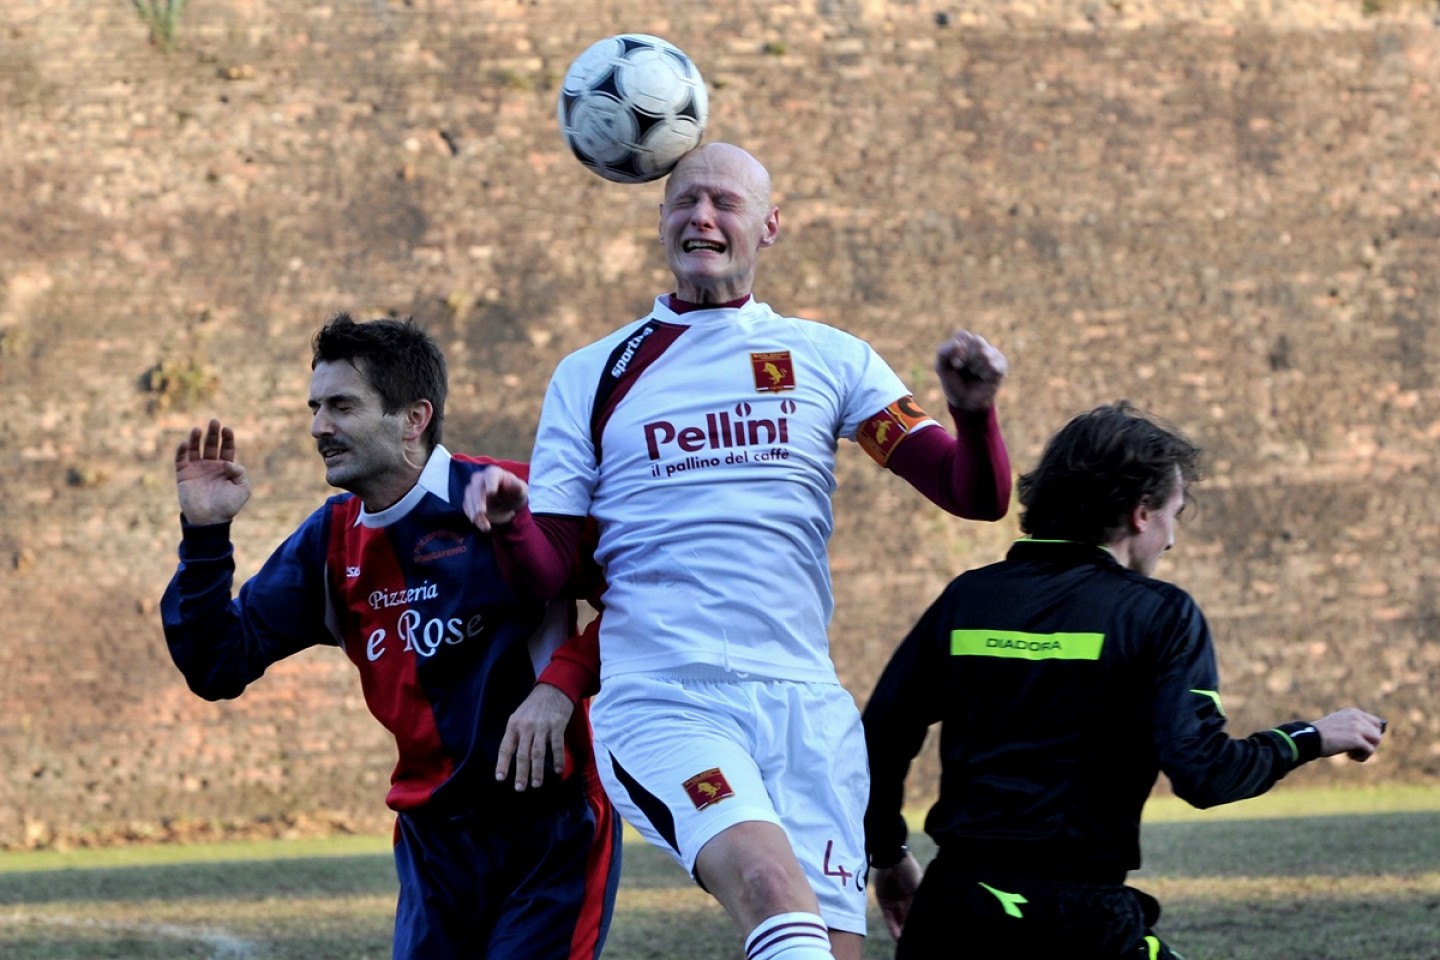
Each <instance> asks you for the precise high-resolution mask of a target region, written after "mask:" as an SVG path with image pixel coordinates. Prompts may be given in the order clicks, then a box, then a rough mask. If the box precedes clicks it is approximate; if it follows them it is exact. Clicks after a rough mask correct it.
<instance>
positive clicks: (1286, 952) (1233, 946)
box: [0, 788, 1440, 960]
mask: <svg viewBox="0 0 1440 960" xmlns="http://www.w3.org/2000/svg"><path fill="white" fill-rule="evenodd" d="M1144 843H1145V850H1146V865H1145V868H1144V869H1143V870H1142V871H1140V872H1138V873H1137V874H1135V875H1133V876H1132V883H1133V884H1134V885H1136V886H1139V887H1141V888H1143V889H1145V890H1148V891H1149V892H1151V893H1153V894H1155V895H1156V896H1158V897H1159V898H1160V900H1161V902H1162V903H1163V904H1164V905H1165V916H1164V917H1163V918H1162V919H1161V922H1160V925H1159V929H1160V932H1161V933H1162V934H1163V935H1164V936H1165V937H1166V939H1167V940H1168V941H1170V942H1171V943H1172V944H1173V945H1175V946H1176V947H1177V948H1178V949H1180V950H1181V951H1183V952H1184V953H1185V954H1186V956H1187V957H1188V958H1190V960H1221V958H1223V960H1377V958H1394V960H1440V788H1429V789H1422V788H1394V789H1388V790H1384V791H1375V792H1364V793H1359V792H1353V791H1352V792H1347V791H1335V792H1320V791H1302V790H1293V789H1292V790H1288V791H1287V790H1285V789H1283V788H1282V789H1281V790H1279V791H1276V793H1275V795H1274V796H1272V797H1262V798H1259V799H1257V800H1253V801H1249V802H1247V803H1243V804H1237V805H1234V806H1231V807H1226V808H1221V809H1219V810H1214V811H1207V812H1203V813H1202V812H1197V811H1192V810H1190V809H1189V808H1188V807H1185V806H1184V805H1183V804H1178V803H1174V802H1169V801H1164V800H1157V801H1156V802H1154V803H1152V804H1151V810H1150V811H1149V813H1148V814H1147V822H1146V826H1145V840H1144ZM916 847H917V852H918V853H920V854H921V855H922V858H923V856H924V855H925V852H926V851H925V850H924V849H923V845H922V844H919V843H917V844H916ZM625 858H626V859H625V870H624V878H623V881H622V885H621V891H620V897H619V903H618V907H617V910H616V916H615V921H614V925H613V928H612V932H611V936H610V940H609V942H608V944H607V946H606V950H605V957H606V960H649V958H655V960H660V958H667V960H668V958H673V957H686V958H690V960H722V958H723V960H730V958H737V957H738V956H739V955H740V950H739V936H738V934H736V933H735V932H734V931H733V930H732V929H731V928H730V926H729V923H728V921H727V920H726V919H725V918H724V916H723V914H722V913H721V911H720V909H719V907H718V906H716V905H715V904H714V903H713V901H711V900H710V899H709V898H708V897H707V896H706V895H705V894H703V893H701V892H700V891H699V890H697V889H696V888H695V887H694V886H693V885H692V884H691V883H690V882H689V880H688V879H687V878H686V877H685V876H684V874H683V873H682V872H681V871H680V870H679V868H678V867H676V866H675V865H674V864H673V863H672V862H671V861H670V860H669V858H668V857H666V856H664V855H663V854H661V853H659V852H658V851H656V850H653V849H650V848H647V847H646V846H644V845H643V844H641V843H635V842H631V843H627V844H626V848H625ZM394 897H395V879H394V873H393V870H392V867H391V862H390V856H389V853H388V850H387V841H386V839H385V838H381V837H342V838H337V839H330V840H305V841H289V842H267V843H230V844H215V845H206V846H194V847H132V848H123V849H112V850H95V851H76V852H54V851H46V852H37V853H10V854H0V957H4V958H5V960H112V958H113V960H132V958H133V960H141V958H143V960H178V958H197V960H222V958H225V960H232V958H234V960H239V958H245V960H302V958H303V960H366V958H377V960H379V958H388V957H389V956H390V952H389V931H390V923H391V917H392V910H393V906H394ZM873 919H876V917H875V915H874V914H873V912H872V920H873ZM892 949H893V945H892V944H891V942H890V940H889V937H888V936H887V935H886V934H885V933H884V932H883V929H881V928H880V926H879V924H878V922H877V923H875V924H874V929H872V933H871V936H870V938H869V939H868V940H867V943H866V958H867V960H878V958H882V957H889V956H891V954H892Z"/></svg>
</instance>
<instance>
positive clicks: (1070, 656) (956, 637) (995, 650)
mask: <svg viewBox="0 0 1440 960" xmlns="http://www.w3.org/2000/svg"><path fill="white" fill-rule="evenodd" d="M1104 645H1105V634H1103V633H1024V632H1022V631H1019V630H952V631H950V655H951V656H952V657H1008V658H1011V659H1015V660H1099V659H1100V648H1101V647H1103V646H1104Z"/></svg>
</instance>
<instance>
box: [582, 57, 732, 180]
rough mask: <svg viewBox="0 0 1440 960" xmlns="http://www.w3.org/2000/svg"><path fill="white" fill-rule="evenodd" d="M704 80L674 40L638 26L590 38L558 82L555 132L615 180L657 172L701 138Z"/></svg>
mask: <svg viewBox="0 0 1440 960" xmlns="http://www.w3.org/2000/svg"><path fill="white" fill-rule="evenodd" d="M709 110H710V100H709V96H708V94H707V93H706V91H705V81H704V79H703V78H702V77H701V76H700V70H699V69H698V68H697V67H696V66H695V64H694V62H693V61H692V60H691V59H690V58H689V57H687V56H686V55H685V52H684V51H682V50H681V49H680V48H679V47H677V46H675V45H674V44H673V43H670V42H669V41H668V40H662V39H661V38H659V37H652V36H649V35H647V34H643V33H622V34H619V35H617V36H613V37H607V38H605V39H604V40H601V41H599V42H598V43H594V44H592V45H591V46H590V47H589V48H588V49H586V50H585V52H584V53H582V54H580V56H578V57H576V58H575V61H574V62H573V63H571V64H570V69H568V70H566V71H565V80H564V82H563V83H562V84H561V85H560V102H559V104H558V109H557V115H558V117H559V120H560V133H561V134H562V135H564V137H565V142H566V143H567V144H569V146H570V150H571V152H573V153H574V154H575V156H576V158H577V159H579V161H580V162H581V163H583V164H584V165H585V166H587V167H589V168H590V169H591V170H593V171H594V172H595V173H597V174H599V175H600V176H602V177H604V178H605V179H606V180H613V181H615V182H616V183H646V182H648V181H651V180H658V179H660V178H661V177H663V176H665V175H666V174H667V173H669V172H670V171H671V170H673V169H674V168H675V164H676V163H678V162H679V161H680V158H681V157H682V156H684V155H685V154H686V153H687V152H688V151H690V150H691V149H692V148H694V147H695V146H697V145H698V144H699V143H700V138H701V137H702V136H704V134H705V121H706V119H708V117H709Z"/></svg>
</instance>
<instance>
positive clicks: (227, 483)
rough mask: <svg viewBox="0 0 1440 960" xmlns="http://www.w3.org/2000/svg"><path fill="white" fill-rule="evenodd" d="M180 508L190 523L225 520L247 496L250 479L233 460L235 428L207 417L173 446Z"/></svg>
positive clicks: (237, 508) (242, 468) (238, 508)
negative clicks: (182, 441) (186, 438)
mask: <svg viewBox="0 0 1440 960" xmlns="http://www.w3.org/2000/svg"><path fill="white" fill-rule="evenodd" d="M175 490H176V493H177V494H178V496H179V498H180V512H181V513H183V514H185V519H186V520H188V521H189V522H190V523H192V524H196V525H200V524H207V523H226V522H228V521H230V520H232V519H233V518H234V517H235V515H236V514H237V513H239V512H240V510H241V508H242V507H244V506H245V504H246V502H247V501H248V500H249V499H250V479H249V477H247V476H246V474H245V468H244V467H242V466H241V465H240V464H238V463H236V462H235V432H234V431H233V430H231V429H230V428H229V427H222V426H221V425H220V421H219V420H211V421H210V423H209V424H208V425H207V426H206V427H205V428H203V429H202V428H200V427H196V428H195V429H193V430H191V431H190V437H189V439H188V440H186V441H185V442H184V443H181V444H180V446H179V447H178V448H177V449H176V450H175Z"/></svg>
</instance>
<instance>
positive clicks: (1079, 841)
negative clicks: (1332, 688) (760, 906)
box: [864, 401, 1384, 960]
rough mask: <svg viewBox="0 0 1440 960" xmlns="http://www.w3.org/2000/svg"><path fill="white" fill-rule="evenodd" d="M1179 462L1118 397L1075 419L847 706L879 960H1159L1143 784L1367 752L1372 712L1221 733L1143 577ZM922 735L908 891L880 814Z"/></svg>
mask: <svg viewBox="0 0 1440 960" xmlns="http://www.w3.org/2000/svg"><path fill="white" fill-rule="evenodd" d="M1199 456H1200V451H1199V449H1198V448H1197V447H1195V446H1194V445H1193V444H1191V443H1190V442H1189V441H1187V440H1185V439H1184V438H1183V437H1181V436H1179V435H1177V434H1176V433H1174V432H1171V431H1170V430H1167V429H1165V428H1163V427H1161V426H1160V425H1158V424H1156V423H1155V422H1154V421H1152V420H1150V419H1149V418H1147V417H1145V416H1143V415H1141V414H1139V413H1138V412H1136V411H1135V410H1134V409H1133V408H1132V407H1130V405H1129V404H1128V403H1126V402H1124V401H1122V402H1120V403H1116V404H1112V405H1109V406H1103V407H1100V408H1097V409H1095V410H1093V411H1091V412H1089V413H1087V414H1083V415H1081V416H1079V417H1076V418H1075V419H1074V420H1072V421H1071V422H1070V423H1069V424H1068V425H1066V426H1065V427H1064V429H1062V430H1061V431H1060V432H1059V433H1058V434H1057V435H1055V436H1054V437H1053V438H1052V439H1051V440H1050V442H1049V443H1048V444H1047V446H1046V448H1045V451H1044V453H1043V454H1042V456H1041V459H1040V463H1039V465H1038V466H1037V467H1036V468H1035V470H1034V471H1033V472H1031V473H1028V474H1026V475H1024V476H1022V477H1021V478H1020V482H1019V497H1020V503H1021V505H1022V507H1023V508H1024V512H1023V513H1022V515H1021V518H1020V526H1021V529H1022V530H1023V531H1024V532H1025V533H1026V534H1028V538H1027V539H1023V540H1020V541H1017V542H1016V543H1015V544H1014V546H1013V547H1012V548H1011V550H1010V552H1009V554H1008V555H1007V557H1006V558H1005V560H1003V561H1002V562H1000V563H996V564H993V565H991V566H988V567H984V568H981V569H978V570H973V571H971V572H968V573H965V574H963V575H962V576H960V577H958V578H956V579H955V580H954V581H952V582H951V583H950V585H949V586H948V587H947V588H946V589H945V591H944V593H943V594H941V596H940V598H939V599H938V600H936V601H935V603H934V604H933V605H932V606H931V607H930V609H929V610H927V611H926V612H925V614H924V616H922V617H921V619H920V621H919V622H918V623H917V624H916V625H915V627H914V628H913V629H912V630H911V632H910V634H909V636H907V637H906V638H905V640H904V642H903V643H902V644H901V645H900V647H899V648H898V649H897V650H896V652H895V655H894V657H893V658H892V659H891V661H890V663H889V664H888V665H887V667H886V668H885V671H884V674H883V675H882V676H881V678H880V681H879V683H878V684H877V686H876V688H875V691H874V693H873V694H872V696H871V697H870V700H869V703H868V706H867V707H866V709H865V713H864V724H865V737H866V743H867V747H868V750H869V756H870V768H871V792H870V804H869V810H868V813H867V815H866V821H865V826H866V834H867V848H868V853H869V856H870V863H871V868H872V874H871V883H872V885H873V886H874V888H875V892H876V895H877V898H878V900H879V903H880V907H881V910H882V912H883V913H884V915H885V919H886V922H887V925H888V927H889V929H890V932H891V934H892V935H893V936H895V937H896V938H897V939H898V941H899V944H898V948H897V951H896V957H897V958H898V960H924V958H938V957H945V958H947V960H954V958H960V957H981V956H994V957H1040V956H1057V957H1061V956H1063V957H1066V958H1070V960H1080V958H1094V960H1102V958H1103V960H1110V958H1121V957H1131V958H1152V960H1153V958H1166V957H1178V956H1179V954H1176V953H1175V952H1173V951H1172V950H1170V948H1169V947H1167V946H1166V945H1165V944H1164V943H1162V942H1161V941H1160V940H1159V938H1158V937H1157V936H1156V935H1155V933H1154V931H1153V929H1152V928H1153V926H1154V923H1155V921H1156V919H1157V918H1158V917H1159V915H1160V907H1159V904H1158V903H1157V902H1156V901H1155V900H1154V899H1153V898H1152V897H1150V896H1148V895H1147V894H1145V893H1143V892H1141V891H1139V890H1136V889H1134V888H1133V887H1129V886H1126V885H1125V878H1126V874H1127V872H1128V871H1130V870H1132V869H1135V868H1137V867H1139V865H1140V842H1139V835H1140V814H1141V811H1142V809H1143V807H1144V805H1145V800H1146V798H1147V797H1148V796H1149V793H1150V790H1151V787H1152V786H1153V785H1154V783H1155V780H1156V777H1157V775H1158V773H1159V772H1160V771H1162V770H1163V771H1164V772H1165V775H1166V776H1167V777H1168V778H1169V780H1170V782H1171V784H1172V785H1173V787H1174V790H1175V793H1176V794H1178V795H1179V796H1180V797H1182V798H1183V799H1185V800H1186V801H1188V802H1189V803H1191V804H1193V805H1194V806H1196V807H1202V808H1203V807H1211V806H1215V805H1217V804H1222V803H1231V802H1233V801H1236V800H1243V799H1246V798H1248V797H1253V796H1256V795H1258V794H1261V793H1264V792H1265V791H1266V790H1268V789H1269V788H1270V787H1271V786H1272V785H1273V784H1274V783H1275V782H1276V781H1278V780H1280V779H1281V778H1282V777H1284V776H1285V775H1286V774H1287V773H1289V772H1290V771H1291V770H1293V769H1295V768H1296V767H1298V766H1300V765H1301V764H1303V763H1307V762H1309V761H1311V760H1314V759H1315V758H1317V757H1327V756H1332V755H1335V754H1341V753H1344V754H1348V755H1349V757H1350V758H1351V759H1353V760H1361V761H1363V760H1366V759H1368V758H1369V757H1370V756H1371V755H1372V754H1373V753H1374V752H1375V750H1376V748H1377V746H1378V745H1379V743H1380V738H1381V734H1382V731H1383V729H1384V726H1383V721H1382V720H1381V719H1380V718H1379V717H1377V716H1374V715H1372V714H1370V713H1366V712H1365V711H1363V710H1358V709H1355V708H1353V707H1352V708H1346V709H1344V710H1340V711H1338V712H1336V713H1332V714H1330V715H1329V716H1326V717H1324V718H1322V719H1320V720H1315V721H1313V722H1306V721H1295V722H1290V723H1282V724H1280V725H1279V726H1277V727H1274V728H1272V729H1269V730H1262V731H1260V732H1258V733H1254V734H1251V735H1250V736H1249V737H1246V738H1245V739H1243V740H1242V739H1233V738H1231V737H1230V736H1229V735H1228V734H1227V733H1226V729H1225V713H1224V709H1223V707H1222V705H1221V702H1220V695H1219V681H1218V677H1217V674H1216V668H1215V651H1214V646H1213V644H1212V641H1211V636H1210V630H1209V627H1208V626H1207V625H1206V622H1205V618H1204V616H1203V615H1202V614H1201V612H1200V609H1199V607H1197V606H1196V604H1195V601H1194V600H1192V599H1191V598H1190V596H1189V595H1188V594H1186V593H1185V592H1184V591H1183V590H1181V589H1180V588H1178V587H1176V586H1174V585H1172V584H1169V583H1166V582H1164V581H1162V580H1156V579H1153V578H1152V575H1153V573H1154V570H1155V567H1156V564H1157V562H1158V561H1159V559H1160V556H1161V554H1163V553H1164V552H1165V551H1166V550H1168V549H1169V548H1170V546H1171V545H1172V544H1173V542H1174V535H1175V525H1176V521H1177V518H1178V517H1179V515H1180V513H1181V511H1182V510H1183V509H1184V506H1185V503H1186V499H1187V488H1188V487H1189V485H1190V484H1191V483H1193V482H1195V481H1196V480H1198V479H1199V469H1198V463H1199ZM934 723H940V724H941V732H940V759H941V775H940V797H939V800H938V801H937V802H936V804H935V806H934V807H932V808H931V810H930V812H929V815H928V817H927V819H926V823H925V829H926V832H927V833H929V834H930V835H931V837H933V838H934V840H935V842H936V843H937V844H938V846H939V853H938V855H937V856H936V858H935V860H934V861H933V862H932V863H931V864H930V865H929V867H928V868H927V869H926V870H925V871H924V874H923V882H922V871H921V867H920V865H919V863H918V862H917V861H916V860H915V858H914V857H913V856H911V854H910V853H909V852H908V850H907V849H906V847H905V841H906V826H905V821H904V819H903V818H902V817H901V812H900V811H901V805H902V802H903V800H904V784H905V775H906V773H907V771H908V770H909V767H910V762H911V760H912V759H913V758H914V757H915V754H916V753H917V752H918V751H919V749H920V746H921V743H922V741H923V739H924V737H925V733H926V729H927V728H928V727H929V726H930V725H931V724H934ZM961 931H963V937H957V932H961ZM967 944H975V945H982V944H983V945H986V946H984V947H983V948H980V947H978V946H977V947H969V946H967Z"/></svg>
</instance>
